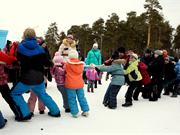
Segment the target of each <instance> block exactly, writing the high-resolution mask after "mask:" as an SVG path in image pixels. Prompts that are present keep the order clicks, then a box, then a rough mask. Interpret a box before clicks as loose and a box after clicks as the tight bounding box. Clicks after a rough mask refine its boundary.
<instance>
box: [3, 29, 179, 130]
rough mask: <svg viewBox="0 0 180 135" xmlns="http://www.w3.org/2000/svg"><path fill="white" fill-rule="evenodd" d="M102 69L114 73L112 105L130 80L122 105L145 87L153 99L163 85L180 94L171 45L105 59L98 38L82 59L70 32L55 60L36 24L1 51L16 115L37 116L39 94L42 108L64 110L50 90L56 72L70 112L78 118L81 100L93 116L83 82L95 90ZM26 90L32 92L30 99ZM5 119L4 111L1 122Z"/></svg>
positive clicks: (108, 96) (107, 101) (108, 100)
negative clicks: (10, 84) (165, 47)
mask: <svg viewBox="0 0 180 135" xmlns="http://www.w3.org/2000/svg"><path fill="white" fill-rule="evenodd" d="M32 63H33V64H32ZM103 72H107V74H106V79H108V78H111V81H110V84H109V86H108V88H107V90H106V93H105V95H104V99H103V101H102V103H103V105H104V106H105V107H108V108H109V109H116V108H117V95H118V92H119V90H120V89H121V87H122V86H123V85H128V89H127V92H126V94H125V103H124V104H122V106H123V107H129V106H132V105H133V100H138V96H139V93H140V92H141V93H142V97H143V98H145V99H149V101H157V100H158V99H160V98H161V94H162V91H163V90H164V93H163V95H170V93H172V95H171V97H177V95H178V94H180V92H179V91H178V86H179V83H180V60H179V59H178V58H177V57H172V56H169V55H168V52H167V51H166V50H154V51H152V50H150V49H146V50H145V52H144V54H143V55H142V56H140V55H138V54H137V53H136V52H135V51H133V50H128V51H126V50H125V48H124V47H120V48H118V49H117V50H116V51H114V53H113V54H112V56H111V57H110V58H109V59H108V60H106V61H104V62H103V61H102V56H101V51H100V50H99V49H98V44H97V43H94V44H93V46H92V49H91V50H90V51H89V52H88V54H87V57H86V58H85V60H84V61H81V60H80V58H79V53H78V52H77V48H76V42H75V40H74V37H73V35H67V37H66V38H65V39H64V40H63V42H62V44H61V45H60V47H59V50H57V52H56V53H55V55H54V57H53V59H52V60H51V56H50V55H49V51H48V48H47V46H46V44H45V41H44V40H43V39H41V38H37V37H36V33H35V31H34V29H32V28H27V29H25V31H24V33H23V40H22V41H21V42H13V43H12V42H11V41H9V40H8V41H7V44H6V46H5V48H4V49H2V50H1V51H0V92H1V94H2V97H3V98H4V100H5V101H6V102H7V103H8V105H9V107H10V108H11V110H12V112H13V113H14V116H15V120H16V121H26V120H30V119H31V118H32V116H33V115H34V109H35V103H36V101H37V99H38V109H39V113H40V114H44V113H45V108H46V107H47V108H48V109H49V112H48V115H49V116H52V117H60V116H61V112H60V109H59V107H58V105H57V104H56V102H55V101H54V100H53V98H52V97H51V96H50V95H49V94H48V93H47V92H46V89H47V82H48V81H52V78H54V79H55V82H56V85H57V89H58V90H59V92H60V93H61V95H62V99H63V107H64V110H65V112H66V113H71V115H72V117H74V118H78V117H79V109H78V102H79V104H80V107H81V110H82V113H81V115H82V116H84V117H88V116H89V110H90V109H89V104H88V101H87V99H86V97H85V92H84V84H87V92H92V93H94V92H95V89H97V88H98V87H97V85H98V84H99V85H101V79H102V74H103ZM110 75H111V77H109V76H110ZM9 82H10V83H12V84H13V87H12V88H9V86H8V83H9ZM74 82H76V83H74ZM24 93H30V97H29V99H28V101H27V102H26V101H25V100H24V98H23V94H24ZM76 98H77V99H78V100H76ZM6 122H7V120H6V119H5V118H4V117H3V115H2V113H1V111H0V128H2V127H4V126H5V124H6Z"/></svg>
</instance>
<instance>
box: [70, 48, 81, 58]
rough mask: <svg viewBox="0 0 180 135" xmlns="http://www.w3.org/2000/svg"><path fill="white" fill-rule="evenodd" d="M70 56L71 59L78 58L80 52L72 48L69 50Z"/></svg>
mask: <svg viewBox="0 0 180 135" xmlns="http://www.w3.org/2000/svg"><path fill="white" fill-rule="evenodd" d="M68 57H69V59H72V58H78V57H79V54H78V52H77V51H76V50H71V51H69V54H68Z"/></svg>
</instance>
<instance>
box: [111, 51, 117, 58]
mask: <svg viewBox="0 0 180 135" xmlns="http://www.w3.org/2000/svg"><path fill="white" fill-rule="evenodd" d="M111 58H112V59H113V60H116V59H119V52H118V51H115V52H114V53H113V55H112V56H111Z"/></svg>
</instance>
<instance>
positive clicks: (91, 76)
mask: <svg viewBox="0 0 180 135" xmlns="http://www.w3.org/2000/svg"><path fill="white" fill-rule="evenodd" d="M86 77H87V80H88V87H87V91H88V92H90V89H91V92H92V93H93V92H94V87H93V84H94V82H95V81H96V80H98V79H99V77H98V73H97V71H96V70H95V65H94V64H90V65H89V68H88V69H87V71H86Z"/></svg>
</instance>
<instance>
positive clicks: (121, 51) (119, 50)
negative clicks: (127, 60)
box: [117, 47, 126, 53]
mask: <svg viewBox="0 0 180 135" xmlns="http://www.w3.org/2000/svg"><path fill="white" fill-rule="evenodd" d="M117 51H118V52H119V53H125V52H126V50H125V48H124V47H119V48H118V49H117Z"/></svg>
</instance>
